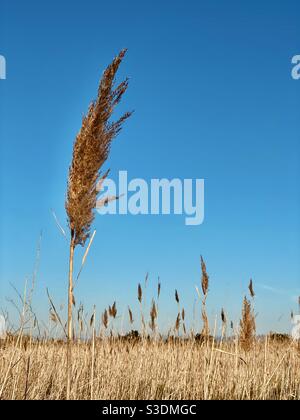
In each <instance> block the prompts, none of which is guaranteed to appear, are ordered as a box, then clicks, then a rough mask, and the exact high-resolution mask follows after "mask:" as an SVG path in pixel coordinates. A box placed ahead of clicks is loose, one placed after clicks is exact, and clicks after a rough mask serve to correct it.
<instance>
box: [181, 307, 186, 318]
mask: <svg viewBox="0 0 300 420" xmlns="http://www.w3.org/2000/svg"><path fill="white" fill-rule="evenodd" d="M181 318H182V321H184V320H185V310H184V308H182V311H181Z"/></svg>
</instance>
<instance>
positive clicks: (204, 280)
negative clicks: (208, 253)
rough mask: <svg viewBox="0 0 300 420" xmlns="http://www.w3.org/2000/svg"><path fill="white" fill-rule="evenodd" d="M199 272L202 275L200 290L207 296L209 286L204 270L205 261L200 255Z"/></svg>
mask: <svg viewBox="0 0 300 420" xmlns="http://www.w3.org/2000/svg"><path fill="white" fill-rule="evenodd" d="M201 272H202V277H201V287H202V292H203V294H204V296H207V293H208V287H209V277H208V274H207V271H206V265H205V262H204V260H203V258H202V256H201Z"/></svg>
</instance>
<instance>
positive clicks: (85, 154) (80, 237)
mask: <svg viewBox="0 0 300 420" xmlns="http://www.w3.org/2000/svg"><path fill="white" fill-rule="evenodd" d="M125 53H126V50H122V51H121V52H120V53H119V55H118V56H117V57H116V58H115V59H114V60H113V62H112V63H111V64H110V65H109V66H108V67H107V68H106V70H105V72H104V73H103V76H102V79H101V81H100V85H99V89H98V95H97V99H96V100H95V101H94V102H92V104H91V105H90V107H89V110H88V113H87V115H86V116H85V117H84V118H83V121H82V126H81V129H80V131H79V133H78V135H77V137H76V139H75V143H74V147H73V156H72V163H71V166H70V168H69V178H68V189H67V199H66V204H65V207H66V211H67V215H68V222H69V227H70V231H71V239H72V241H73V243H74V246H76V245H78V244H80V245H84V244H85V241H86V239H87V238H88V237H89V235H90V228H91V224H92V222H93V220H94V209H95V207H96V201H97V188H96V184H97V181H98V180H99V176H100V174H99V171H100V168H101V167H102V165H103V164H104V162H105V161H106V160H107V158H108V155H109V151H110V146H111V142H112V140H113V139H114V137H115V136H116V135H117V134H118V133H119V131H120V130H121V128H122V124H123V122H124V121H125V120H126V119H127V118H128V117H129V116H130V115H131V113H129V112H127V113H125V114H124V115H123V116H122V117H121V118H119V119H118V120H117V121H115V122H110V117H111V115H112V113H113V110H114V108H115V106H116V105H117V104H118V103H119V102H120V100H121V98H122V96H123V94H124V93H125V91H126V89H127V86H128V80H127V79H126V80H124V81H123V82H121V83H120V84H119V85H118V86H117V87H114V83H115V75H116V73H117V70H118V68H119V65H120V63H121V61H122V60H123V57H124V55H125Z"/></svg>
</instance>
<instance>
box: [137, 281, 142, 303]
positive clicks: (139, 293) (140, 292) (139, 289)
mask: <svg viewBox="0 0 300 420" xmlns="http://www.w3.org/2000/svg"><path fill="white" fill-rule="evenodd" d="M142 298H143V291H142V286H141V285H140V283H139V285H138V301H139V302H140V303H142Z"/></svg>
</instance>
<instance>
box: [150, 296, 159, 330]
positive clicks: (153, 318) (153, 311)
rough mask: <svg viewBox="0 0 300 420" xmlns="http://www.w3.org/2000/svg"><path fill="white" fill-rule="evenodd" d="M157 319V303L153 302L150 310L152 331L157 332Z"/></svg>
mask: <svg viewBox="0 0 300 420" xmlns="http://www.w3.org/2000/svg"><path fill="white" fill-rule="evenodd" d="M156 318H157V310H156V305H155V301H154V300H152V305H151V310H150V324H149V325H150V328H151V330H152V331H154V330H155V327H156V323H155V321H156Z"/></svg>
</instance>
